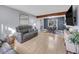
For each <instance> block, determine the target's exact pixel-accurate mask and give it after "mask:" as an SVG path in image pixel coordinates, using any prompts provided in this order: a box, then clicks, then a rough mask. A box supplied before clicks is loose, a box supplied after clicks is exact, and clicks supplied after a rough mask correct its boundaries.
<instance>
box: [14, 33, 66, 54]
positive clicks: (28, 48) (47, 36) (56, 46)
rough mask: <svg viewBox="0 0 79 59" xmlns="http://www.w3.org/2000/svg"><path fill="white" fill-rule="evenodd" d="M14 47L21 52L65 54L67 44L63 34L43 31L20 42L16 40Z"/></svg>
mask: <svg viewBox="0 0 79 59" xmlns="http://www.w3.org/2000/svg"><path fill="white" fill-rule="evenodd" d="M14 49H15V50H16V51H17V52H18V53H20V54H28V53H31V54H37V53H42V54H48V53H51V54H65V53H66V50H65V46H64V39H63V36H60V35H54V34H52V33H45V32H41V33H39V34H38V36H37V37H35V38H33V39H31V40H29V41H26V42H24V43H22V44H21V43H19V42H17V41H15V46H14Z"/></svg>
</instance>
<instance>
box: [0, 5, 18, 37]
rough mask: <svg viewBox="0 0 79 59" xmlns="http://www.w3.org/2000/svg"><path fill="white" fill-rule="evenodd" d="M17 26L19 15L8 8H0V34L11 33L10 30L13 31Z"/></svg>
mask: <svg viewBox="0 0 79 59" xmlns="http://www.w3.org/2000/svg"><path fill="white" fill-rule="evenodd" d="M18 25H19V13H18V12H17V11H15V10H13V9H10V8H8V7H5V6H0V34H1V35H2V34H5V33H8V32H11V30H13V31H15V27H16V26H18ZM7 30H8V32H7ZM2 36H3V35H2Z"/></svg>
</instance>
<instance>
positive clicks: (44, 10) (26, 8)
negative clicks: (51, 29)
mask: <svg viewBox="0 0 79 59" xmlns="http://www.w3.org/2000/svg"><path fill="white" fill-rule="evenodd" d="M7 6H8V7H11V8H14V9H16V10H20V11H23V12H26V13H29V14H32V15H34V16H39V15H45V14H50V13H57V12H63V11H67V10H68V9H69V7H70V6H69V5H7Z"/></svg>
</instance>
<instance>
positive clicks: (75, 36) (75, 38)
mask: <svg viewBox="0 0 79 59" xmlns="http://www.w3.org/2000/svg"><path fill="white" fill-rule="evenodd" d="M70 41H71V42H72V43H74V45H75V49H76V52H77V53H78V49H79V32H72V35H71V37H70Z"/></svg>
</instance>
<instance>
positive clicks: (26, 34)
mask: <svg viewBox="0 0 79 59" xmlns="http://www.w3.org/2000/svg"><path fill="white" fill-rule="evenodd" d="M16 31H17V35H16V39H17V41H19V42H20V43H23V42H25V41H28V40H30V39H32V38H33V37H35V36H37V35H38V30H37V29H36V28H33V27H32V26H30V25H21V26H18V27H16Z"/></svg>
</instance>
